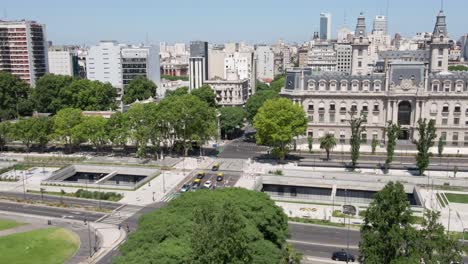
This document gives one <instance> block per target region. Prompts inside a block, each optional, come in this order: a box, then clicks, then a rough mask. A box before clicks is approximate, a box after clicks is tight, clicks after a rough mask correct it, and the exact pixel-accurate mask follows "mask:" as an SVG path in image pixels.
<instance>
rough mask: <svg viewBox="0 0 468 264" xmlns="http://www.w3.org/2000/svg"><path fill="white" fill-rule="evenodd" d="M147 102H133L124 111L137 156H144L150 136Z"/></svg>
mask: <svg viewBox="0 0 468 264" xmlns="http://www.w3.org/2000/svg"><path fill="white" fill-rule="evenodd" d="M148 105H149V104H135V105H133V106H132V107H131V108H130V109H129V110H128V111H127V112H125V113H124V115H125V119H126V120H127V128H128V132H129V135H130V138H131V139H132V141H133V143H134V144H135V146H136V148H137V156H138V157H145V156H146V151H147V145H148V141H149V137H150V131H151V128H150V126H151V124H150V123H149V121H150V116H149V115H148V113H147V111H146V109H147V108H148Z"/></svg>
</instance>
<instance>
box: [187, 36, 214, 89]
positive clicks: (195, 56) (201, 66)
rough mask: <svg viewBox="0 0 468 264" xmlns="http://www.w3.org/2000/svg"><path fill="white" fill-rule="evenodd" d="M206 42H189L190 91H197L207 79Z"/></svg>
mask: <svg viewBox="0 0 468 264" xmlns="http://www.w3.org/2000/svg"><path fill="white" fill-rule="evenodd" d="M208 59H209V58H208V42H206V41H192V42H190V58H189V78H190V87H189V89H190V90H193V89H197V88H199V87H200V86H202V85H203V82H204V81H205V80H207V79H208Z"/></svg>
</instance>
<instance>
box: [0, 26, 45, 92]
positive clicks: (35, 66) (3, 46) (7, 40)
mask: <svg viewBox="0 0 468 264" xmlns="http://www.w3.org/2000/svg"><path fill="white" fill-rule="evenodd" d="M47 47H48V43H47V39H46V33H45V25H43V24H39V23H37V22H35V21H26V20H22V21H0V71H5V72H9V73H11V74H13V75H15V76H18V77H19V78H20V79H22V80H24V81H26V82H27V83H29V84H30V85H31V86H34V85H35V83H36V81H37V80H38V79H39V78H40V77H42V76H43V75H44V74H46V73H47V72H48V63H47Z"/></svg>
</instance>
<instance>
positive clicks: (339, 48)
mask: <svg viewBox="0 0 468 264" xmlns="http://www.w3.org/2000/svg"><path fill="white" fill-rule="evenodd" d="M335 50H336V70H337V71H339V72H343V73H347V74H351V61H352V59H353V48H352V47H351V45H349V44H336V45H335Z"/></svg>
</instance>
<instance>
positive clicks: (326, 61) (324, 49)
mask: <svg viewBox="0 0 468 264" xmlns="http://www.w3.org/2000/svg"><path fill="white" fill-rule="evenodd" d="M336 65H337V53H336V51H335V49H334V47H333V45H331V44H329V43H328V42H323V43H317V44H315V45H314V46H313V47H312V49H310V50H309V54H308V61H307V66H308V67H310V68H312V70H314V71H336Z"/></svg>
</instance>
